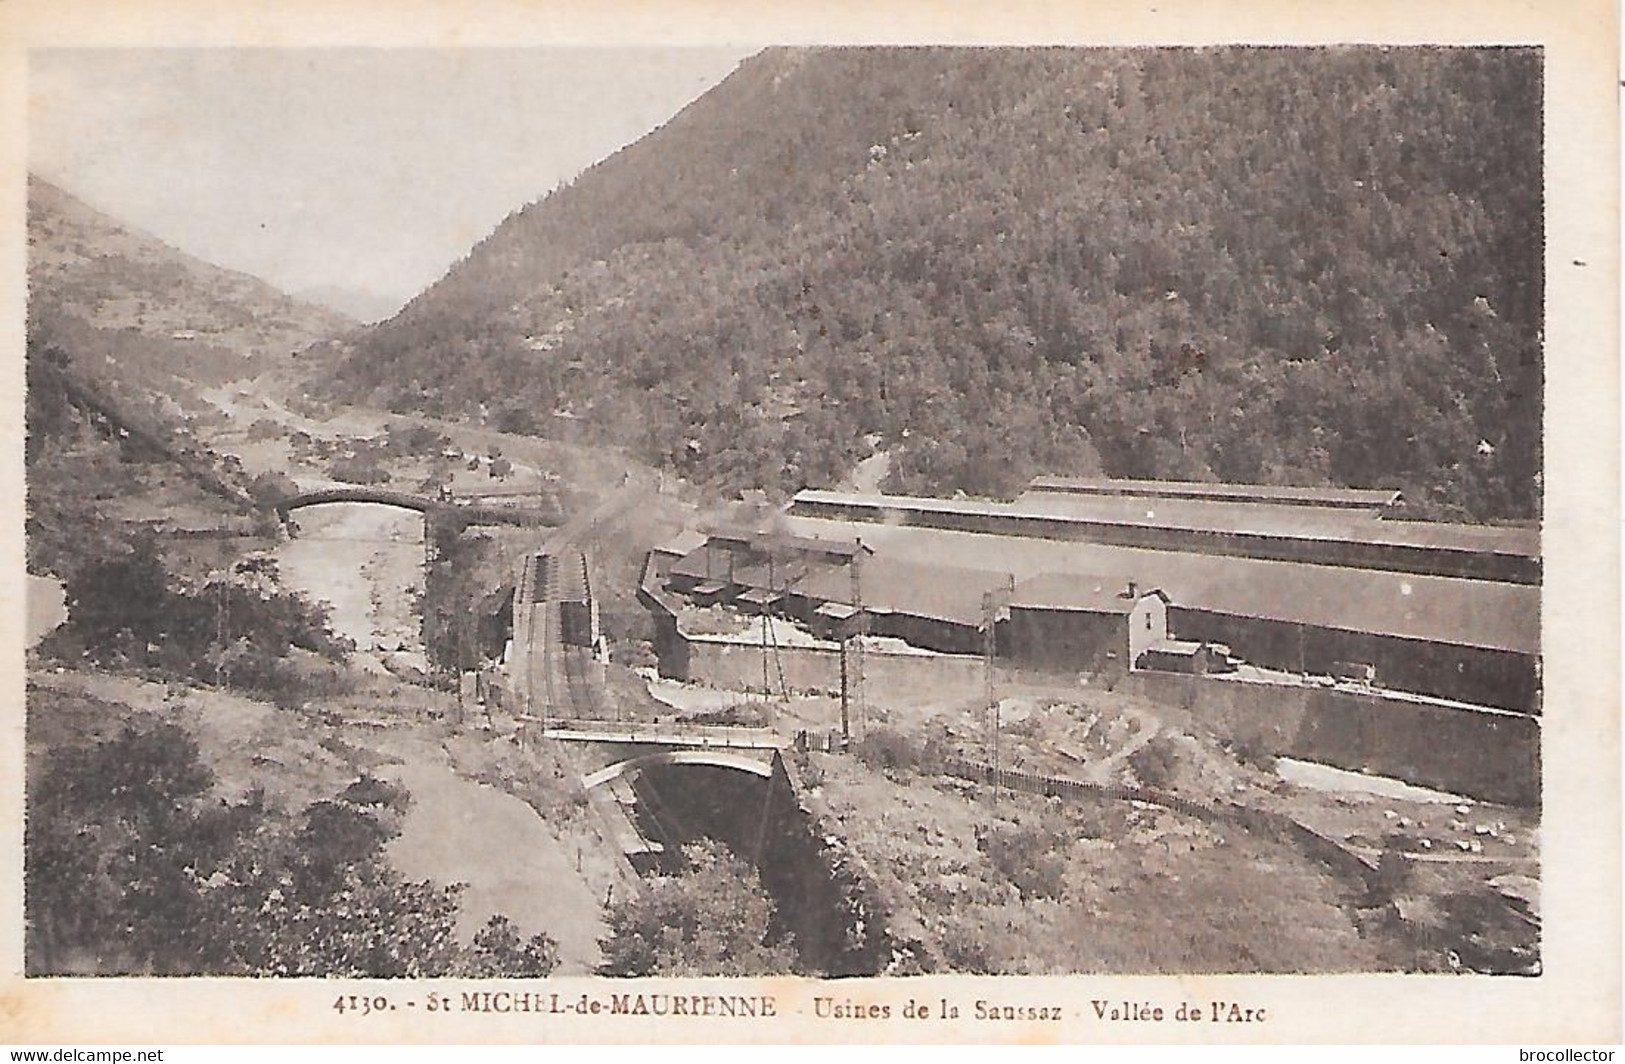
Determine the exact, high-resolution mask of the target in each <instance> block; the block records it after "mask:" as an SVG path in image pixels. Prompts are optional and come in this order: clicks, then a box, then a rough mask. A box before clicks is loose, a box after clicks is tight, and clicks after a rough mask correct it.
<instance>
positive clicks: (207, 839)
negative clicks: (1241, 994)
mask: <svg viewBox="0 0 1625 1064" xmlns="http://www.w3.org/2000/svg"><path fill="white" fill-rule="evenodd" d="M1547 70H1548V64H1547V55H1546V50H1545V49H1544V48H1543V47H1542V46H1541V45H1540V44H1538V43H1518V42H1508V43H1493V44H1471V45H1449V46H1446V45H1441V44H1425V43H1422V44H1410V43H1407V44H1375V43H1323V44H1312V45H1307V44H1306V45H1291V46H1278V45H1269V46H1265V45H1254V44H1246V43H1226V44H1214V45H1205V46H1183V45H1181V46H1167V45H1163V46H1156V45H1140V46H1119V45H1115V44H1114V45H1087V46H1085V45H1066V46H1058V45H1048V44H1033V45H1022V46H1013V45H998V46H960V45H940V46H939V45H932V46H924V45H922V46H913V45H901V44H884V45H879V44H872V45H816V46H803V45H789V44H784V45H778V44H770V45H766V46H763V45H760V44H754V43H751V44H745V45H730V44H726V43H714V44H710V45H706V46H699V45H692V44H683V45H669V46H661V45H656V44H643V43H638V44H627V45H624V46H621V45H610V44H592V45H548V46H529V45H525V46H514V47H480V48H468V47H421V48H392V47H358V46H346V47H307V46H302V45H297V44H287V45H282V46H278V47H246V46H245V47H158V46H150V47H124V48H104V47H69V46H61V45H54V46H50V47H34V48H31V49H30V50H29V51H28V52H27V75H26V85H27V94H26V103H27V107H26V111H27V142H28V147H27V178H26V200H27V208H26V209H27V223H26V240H27V249H26V255H27V261H26V271H27V274H26V276H27V306H26V337H25V339H26V344H25V346H26V409H25V411H24V413H25V422H24V424H25V436H26V438H25V440H23V441H19V443H20V444H21V445H22V447H23V451H24V454H23V463H24V468H25V477H26V485H25V487H26V495H25V502H21V501H20V502H19V503H17V504H16V506H17V508H18V509H19V510H25V511H26V513H25V517H26V524H25V535H24V546H25V548H26V570H27V577H26V597H25V605H26V609H25V610H24V611H23V612H24V613H25V614H26V648H25V652H26V666H25V673H26V676H25V678H24V679H23V680H22V681H21V682H20V683H19V685H18V686H19V689H20V688H21V687H22V686H24V684H25V685H26V696H25V697H22V696H21V694H20V693H19V700H20V701H21V703H22V704H23V705H24V706H25V709H26V719H25V721H23V722H22V723H23V726H22V733H23V747H24V751H25V764H24V768H25V771H24V777H23V782H22V786H21V788H20V790H22V791H23V814H24V815H23V825H24V826H23V830H22V837H21V843H22V855H21V861H20V862H19V863H20V865H21V873H22V878H23V882H22V889H21V901H22V933H21V935H20V938H21V942H22V958H21V960H22V973H23V975H24V976H25V977H26V980H28V981H36V980H38V981H47V982H48V981H51V980H61V979H72V980H83V979H89V980H91V981H92V982H93V983H95V982H116V981H118V980H119V979H131V978H134V979H140V978H145V977H246V978H247V982H245V983H244V984H242V985H244V986H245V987H248V988H250V989H251V988H252V986H253V985H255V983H257V982H260V981H265V980H275V979H283V978H301V979H325V980H335V979H336V980H356V979H367V980H372V979H378V980H391V981H394V982H392V983H388V984H372V983H369V984H367V985H369V986H380V985H381V986H383V988H384V989H383V991H382V992H383V993H388V994H390V995H391V1004H390V1008H392V1009H393V1008H396V1007H404V1006H407V1005H408V1004H409V1005H410V1007H411V1008H413V1009H417V1010H422V1009H424V1008H425V1007H427V1006H428V1004H429V1003H430V1000H431V999H432V998H433V995H428V994H427V992H426V991H425V992H422V993H419V991H417V990H414V989H413V988H415V987H426V986H431V985H432V981H435V980H456V981H457V982H456V984H455V985H457V986H458V988H459V992H458V994H457V995H456V997H455V998H454V999H453V1000H454V1002H455V1007H456V1008H458V1009H460V1010H463V1011H475V1012H478V1011H480V1010H481V1009H482V1007H483V1008H486V1009H493V1010H496V1011H504V1010H503V1009H502V1008H500V1007H499V1005H500V1002H504V1001H505V1002H509V1003H512V1002H516V1001H518V1000H519V999H520V998H523V999H524V1000H525V1002H526V1003H527V1008H526V1011H529V1005H530V1004H534V1005H535V1007H536V1009H537V1010H538V1011H539V1010H540V1009H541V1008H542V1002H543V1001H544V995H543V994H542V993H541V992H540V990H539V989H538V988H544V987H547V986H548V985H549V984H547V983H541V982H527V981H532V980H544V979H546V980H554V979H568V978H572V977H575V978H580V979H583V980H585V981H584V982H582V983H580V984H571V986H572V996H573V997H579V998H580V1007H581V1009H582V1011H586V1009H587V1006H588V1004H589V1003H591V1004H593V1005H594V1006H596V1005H597V1004H598V1002H599V1000H600V999H601V1001H602V1004H603V1006H604V1009H605V1011H606V1012H608V1011H610V1010H611V1009H613V1010H614V1011H615V1012H616V1013H625V1014H629V1015H653V1016H667V1015H672V1014H673V1013H674V1012H675V1015H677V1016H682V1015H684V1009H685V1008H688V1009H693V1010H695V1012H694V1013H693V1014H694V1015H696V1016H698V1015H700V1012H699V1010H700V1009H702V1008H703V1009H704V1010H705V1011H704V1015H705V1016H722V1017H738V1018H755V1017H763V1016H765V1017H771V1016H773V1015H775V1013H774V1009H775V1008H780V1009H782V1008H783V1007H784V1006H783V1004H782V1001H781V1003H780V1004H779V1005H778V1006H775V1004H774V1003H773V999H771V998H768V997H764V996H763V994H762V993H761V987H762V986H763V985H765V984H762V983H759V982H752V981H748V980H744V979H740V978H738V977H763V976H791V977H803V978H805V979H808V980H816V982H814V983H809V984H807V985H809V986H812V987H814V988H815V989H814V990H810V991H808V993H809V995H812V996H808V997H807V998H806V1002H807V1003H806V1005H805V1011H804V1013H803V1018H804V1019H826V1020H830V1021H840V1020H842V1019H844V1018H847V1017H849V1016H851V1015H852V1014H853V1013H854V1011H856V1012H857V1013H858V1014H859V1015H861V1014H862V1013H863V1010H865V1009H867V1008H870V1007H871V1006H867V1005H856V1004H853V1003H852V1001H850V1000H848V998H849V996H850V995H849V993H848V991H849V990H851V989H852V988H857V987H862V986H866V985H871V984H869V983H868V982H867V980H869V979H881V980H886V979H892V978H897V977H910V976H956V977H958V976H967V977H997V976H1049V977H1083V976H1099V977H1119V976H1123V977H1128V976H1181V977H1183V976H1210V975H1351V974H1362V975H1382V974H1400V973H1402V974H1406V975H1410V976H1417V977H1430V978H1435V979H1440V980H1447V979H1454V980H1465V979H1474V980H1493V981H1494V982H1495V983H1496V984H1498V985H1499V984H1502V983H1520V982H1521V983H1536V982H1538V981H1539V980H1540V979H1541V978H1542V977H1543V973H1544V972H1545V970H1546V966H1547V964H1548V960H1547V956H1546V954H1545V952H1544V949H1543V944H1544V942H1545V938H1546V936H1545V932H1544V928H1545V922H1544V921H1543V909H1542V901H1543V895H1544V890H1543V887H1544V885H1545V877H1543V867H1544V857H1543V840H1544V838H1545V833H1546V832H1547V830H1548V825H1547V824H1546V823H1545V821H1544V819H1543V784H1544V782H1545V774H1544V773H1543V769H1542V766H1543V763H1545V761H1546V757H1545V754H1546V744H1544V743H1543V736H1542V726H1543V720H1544V719H1545V717H1544V716H1543V709H1544V708H1545V706H1544V704H1543V703H1544V702H1545V700H1546V699H1545V695H1546V694H1547V683H1546V680H1545V669H1544V667H1543V663H1544V661H1545V655H1544V651H1545V649H1546V648H1545V646H1544V644H1543V638H1542V621H1543V613H1545V612H1546V611H1549V610H1552V609H1554V608H1560V607H1558V606H1554V603H1553V600H1552V599H1551V598H1548V599H1547V601H1546V603H1545V605H1544V606H1543V587H1544V585H1545V570H1546V557H1547V555H1546V550H1545V549H1543V548H1544V546H1545V545H1546V543H1547V534H1548V528H1547V521H1548V519H1549V514H1550V511H1549V509H1548V506H1547V501H1546V500H1547V478H1548V475H1549V473H1548V460H1549V457H1550V456H1549V454H1548V448H1547V442H1546V440H1547V429H1548V420H1547V419H1548V417H1549V414H1548V410H1547V403H1546V394H1547V386H1548V377H1549V375H1550V373H1551V372H1552V371H1551V369H1550V365H1549V360H1548V358H1547V355H1546V330H1547V328H1548V321H1547V303H1546V296H1547V288H1548V276H1547V273H1548V269H1549V264H1548V259H1547V254H1546V252H1547V228H1546V227H1547V209H1548V201H1547V193H1546V191H1545V190H1546V188H1547V178H1548V174H1547V165H1548V162H1547V158H1548V157H1547V152H1546V147H1545V142H1546V135H1547V122H1548V116H1547V109H1546V104H1545V93H1546V88H1547V86H1546V78H1547ZM1604 353H1605V354H1606V352H1604ZM19 405H21V404H19ZM1600 442H1601V443H1602V444H1603V445H1608V444H1609V441H1607V440H1603V441H1600ZM1597 653H1598V655H1599V657H1598V664H1599V668H1601V669H1608V668H1614V669H1615V670H1616V671H1617V647H1610V646H1607V645H1603V646H1600V647H1598V648H1597ZM1563 708H1564V707H1563V706H1560V705H1558V704H1556V702H1554V704H1553V706H1552V711H1553V713H1554V714H1556V713H1558V712H1560V711H1561V710H1562V709H1563ZM18 716H19V718H21V717H23V714H22V713H19V714H18ZM1616 728H1617V725H1616ZM1616 738H1617V735H1616V736H1606V737H1601V738H1600V739H1599V741H1602V742H1613V741H1615V740H1616ZM1616 798H1617V795H1616ZM1610 845H1612V843H1610ZM1604 852H1606V851H1604ZM1616 915H1617V914H1616ZM1616 974H1617V973H1616ZM652 977H660V978H665V977H677V978H685V979H693V978H705V979H706V980H707V982H706V984H705V986H706V989H705V991H704V993H703V994H701V995H696V996H694V997H692V998H689V997H685V996H680V995H674V994H671V993H666V992H661V991H662V987H663V985H664V984H653V985H646V984H645V983H644V982H642V980H645V979H648V978H652ZM482 980H483V981H488V982H479V981H482ZM426 981H427V982H426ZM183 983H184V981H183ZM978 985H993V984H978ZM392 987H393V988H394V989H391V988H392ZM581 988H586V989H587V995H586V996H583V995H582V994H581ZM482 990H483V991H484V992H485V996H484V997H483V998H482V997H481V996H480V995H481V992H482ZM531 991H536V993H535V994H534V995H532V994H531ZM245 992H246V991H245ZM414 995H417V996H415V997H414ZM503 995H506V997H504V996H503ZM329 996H332V995H329ZM1097 996H1098V995H1097ZM558 997H559V995H554V1000H553V1003H552V1007H553V1008H555V1009H557V1008H558V1007H559V1006H558V1004H557V1000H558ZM408 998H411V1000H410V1002H408V1000H407V999H408ZM397 999H399V1000H397ZM532 999H534V1000H532ZM702 999H703V1000H702ZM378 1000H380V1001H381V1000H383V999H382V998H381V997H380V998H379V999H378ZM933 1001H935V998H933ZM482 1002H483V1003H484V1004H483V1006H482V1004H481V1003H482ZM961 1004H962V1007H963V1008H964V1009H965V1010H966V1016H967V1017H970V1013H971V1011H972V1010H974V1012H975V1013H976V1016H975V1017H972V1018H975V1019H983V1020H986V1021H988V1023H991V1024H993V1025H995V1028H996V1026H997V1024H999V1023H1000V1022H1001V1021H1002V1022H1006V1023H1008V1024H1011V1025H1027V1026H1028V1027H1030V1026H1031V1025H1033V1024H1038V1025H1040V1026H1041V1025H1042V1023H1043V1022H1044V1021H1047V1020H1049V1019H1050V1018H1051V1017H1050V1016H1048V1015H1040V1013H1043V1012H1047V1009H1046V1008H1044V1007H1041V1006H1039V1005H1034V1004H1032V1003H1030V1002H1029V1000H1028V999H1027V998H1012V999H1011V1003H1010V1004H1002V1003H1001V1002H999V1001H998V1000H997V999H996V998H992V997H990V996H989V995H988V994H986V993H983V992H981V991H978V993H977V995H976V997H975V1000H974V1002H973V1001H972V1000H971V999H969V998H967V999H966V1000H965V1001H963V1002H962V1003H961ZM1245 1004H1246V1003H1245V1002H1234V1003H1224V1002H1204V1007H1206V1006H1208V1005H1211V1006H1212V1008H1213V1009H1214V1010H1215V1015H1214V1016H1213V1017H1211V1021H1212V1022H1214V1023H1219V1022H1226V1023H1244V1022H1247V1021H1248V1020H1250V1019H1255V1018H1256V1019H1262V1018H1263V1016H1262V1014H1260V1015H1259V1016H1257V1017H1251V1016H1243V1015H1242V1013H1243V1010H1244V1006H1245ZM1221 1006H1222V1007H1221ZM364 1007H368V1001H367V1000H362V1001H359V1002H358V1001H357V999H355V998H353V997H352V998H351V999H350V1001H349V1002H348V1004H347V1003H346V1001H345V1000H344V998H343V997H342V996H340V997H339V999H338V1000H337V1001H333V1002H325V1001H324V1003H323V1006H322V1008H323V1011H325V1012H332V1011H334V1010H336V1012H337V1014H338V1015H340V1016H343V1015H344V1014H345V1012H346V1011H347V1009H348V1010H356V1009H359V1008H364ZM374 1007H378V1008H382V1007H383V1006H381V1005H379V1006H374ZM797 1007H798V1008H801V1006H799V1005H798V1006H797ZM874 1007H877V1008H878V1007H879V1006H874ZM896 1007H897V1006H896V1005H895V1004H894V1005H891V1006H888V1008H889V1009H895V1008H896ZM936 1007H938V1008H940V1009H943V1010H946V1009H949V1008H953V1007H954V1006H952V1005H950V1004H949V1001H948V999H946V998H944V999H943V1002H942V1005H941V1006H936ZM1064 1007H1065V1010H1066V1011H1065V1016H1066V1017H1067V1018H1069V1019H1076V1018H1079V1017H1081V1018H1082V1019H1086V1020H1088V1021H1089V1022H1090V1023H1095V1022H1100V1023H1105V1022H1108V1021H1112V1020H1139V1019H1145V1018H1146V1017H1145V1016H1139V1015H1134V1013H1135V1012H1136V1011H1137V1010H1139V1009H1140V1008H1141V1006H1140V1005H1139V1004H1138V1003H1137V1002H1132V1001H1116V1000H1113V1001H1106V1000H1101V1001H1096V1002H1094V1003H1093V1006H1091V1004H1090V1002H1089V1001H1088V1000H1087V999H1085V998H1073V999H1068V1000H1066V1001H1065V1003H1064ZM1230 1010H1233V1012H1231V1011H1230ZM592 1011H593V1012H594V1013H596V1012H597V1011H598V1010H597V1008H596V1007H594V1008H593V1010H592ZM1097 1011H1098V1012H1099V1013H1100V1015H1099V1016H1098V1017H1096V1015H1095V1012H1097ZM1117 1011H1123V1012H1124V1015H1111V1014H1110V1013H1114V1012H1117ZM984 1013H986V1014H987V1015H984ZM1219 1013H1225V1015H1223V1016H1221V1015H1219ZM1075 1014H1076V1015H1075ZM955 1015H956V1016H957V1013H956V1014H955ZM944 1018H952V1017H944ZM1054 1018H1055V1019H1057V1020H1059V1019H1061V1018H1062V1017H1061V1015H1060V1013H1059V1012H1057V1015H1056V1016H1055V1017H1054ZM1203 1019H1204V1021H1206V1020H1208V1019H1210V1018H1209V1017H1205V1016H1204V1017H1203ZM1015 1029H1016V1028H1015V1026H1009V1027H1006V1028H1005V1029H1004V1030H1003V1033H1002V1034H1001V1033H1000V1031H999V1030H997V1029H990V1030H989V1031H988V1032H986V1034H985V1036H986V1037H1006V1038H1008V1037H1013V1036H1014V1033H1013V1032H1014V1031H1015ZM1024 1029H1026V1028H1025V1027H1024Z"/></svg>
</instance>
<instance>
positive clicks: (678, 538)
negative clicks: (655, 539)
mask: <svg viewBox="0 0 1625 1064" xmlns="http://www.w3.org/2000/svg"><path fill="white" fill-rule="evenodd" d="M703 546H705V534H704V533H703V532H696V531H695V530H694V529H692V528H685V529H683V530H682V531H681V532H679V533H677V534H676V535H675V536H673V537H671V538H670V539H668V540H666V541H665V542H664V543H660V544H657V545H656V546H655V548H654V551H655V553H656V554H673V555H677V556H678V557H681V556H682V555H684V554H687V553H688V552H689V551H691V550H693V549H694V548H695V547H703Z"/></svg>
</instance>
